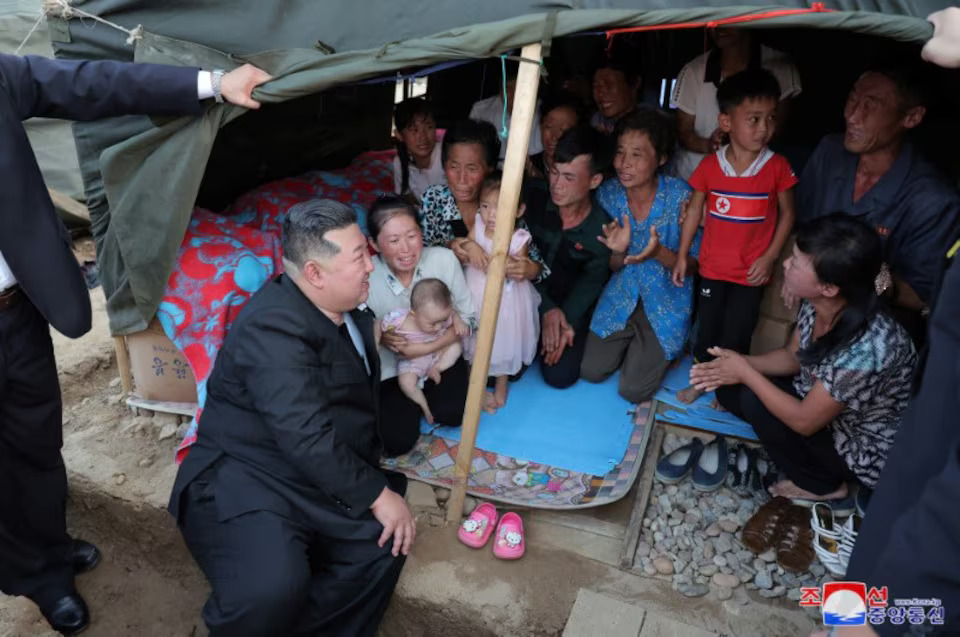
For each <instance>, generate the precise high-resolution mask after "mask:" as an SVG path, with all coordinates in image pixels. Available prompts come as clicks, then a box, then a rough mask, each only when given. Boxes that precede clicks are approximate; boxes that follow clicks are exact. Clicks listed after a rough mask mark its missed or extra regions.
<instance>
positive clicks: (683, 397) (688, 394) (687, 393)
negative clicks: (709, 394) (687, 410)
mask: <svg viewBox="0 0 960 637" xmlns="http://www.w3.org/2000/svg"><path fill="white" fill-rule="evenodd" d="M701 396H703V390H702V389H697V388H696V387H694V386H693V385H691V386H690V387H687V388H686V389H681V390H680V391H678V392H677V400H679V401H680V402H682V403H683V404H685V405H691V404H693V401H695V400H696V399H697V398H700V397H701Z"/></svg>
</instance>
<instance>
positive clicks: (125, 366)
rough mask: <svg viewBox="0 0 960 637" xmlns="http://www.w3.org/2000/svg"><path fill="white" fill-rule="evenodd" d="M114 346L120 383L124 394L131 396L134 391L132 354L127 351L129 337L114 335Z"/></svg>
mask: <svg viewBox="0 0 960 637" xmlns="http://www.w3.org/2000/svg"><path fill="white" fill-rule="evenodd" d="M113 348H114V350H116V353H117V373H118V374H120V384H121V385H122V386H123V394H124V395H125V396H129V395H130V392H132V391H133V374H132V373H131V372H130V354H129V353H128V352H127V339H125V338H124V337H122V336H114V337H113Z"/></svg>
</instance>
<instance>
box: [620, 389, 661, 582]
mask: <svg viewBox="0 0 960 637" xmlns="http://www.w3.org/2000/svg"><path fill="white" fill-rule="evenodd" d="M656 411H657V410H656V408H655V406H651V408H650V420H651V422H650V424H649V427H650V429H651V431H650V437H649V438H648V440H647V446H646V449H644V453H643V469H641V473H640V482H639V483H638V485H637V496H636V499H634V501H633V511H632V512H631V513H630V521H629V522H628V523H627V530H626V533H625V534H624V540H623V547H622V548H621V551H620V570H623V571H632V570H633V560H634V557H635V556H636V553H637V545H638V544H639V543H640V533H641V531H642V529H643V514H644V512H645V511H646V510H647V503H648V502H650V492H651V491H652V489H653V474H654V472H655V471H656V468H657V458H658V457H659V455H660V447H661V446H662V445H663V438H664V435H665V433H664V430H663V427H658V426H657V420H656V418H655V414H656Z"/></svg>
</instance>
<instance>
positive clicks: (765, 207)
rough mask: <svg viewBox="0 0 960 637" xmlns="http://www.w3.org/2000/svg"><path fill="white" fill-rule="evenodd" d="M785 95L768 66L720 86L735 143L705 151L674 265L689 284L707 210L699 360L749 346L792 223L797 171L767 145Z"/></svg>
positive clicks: (692, 392)
mask: <svg viewBox="0 0 960 637" xmlns="http://www.w3.org/2000/svg"><path fill="white" fill-rule="evenodd" d="M779 99H780V84H779V83H778V82H777V79H776V78H775V77H774V76H773V75H772V74H771V73H770V72H769V71H766V70H763V69H756V70H748V71H743V72H741V73H737V74H735V75H731V76H730V77H728V78H727V79H725V80H724V81H723V82H722V83H721V84H720V86H719V88H718V89H717V102H718V103H719V106H720V115H719V117H718V123H719V126H720V130H722V131H723V132H724V133H727V134H728V135H729V137H730V143H729V144H728V145H725V146H722V147H721V148H720V149H719V150H717V152H716V153H714V154H712V155H707V156H706V157H704V158H703V160H702V161H701V162H700V165H699V166H697V169H696V170H695V171H694V172H693V175H691V176H690V186H691V187H692V188H693V190H694V192H693V195H692V196H691V198H690V203H689V205H688V207H687V215H686V219H685V220H684V221H683V233H682V235H681V239H680V250H679V252H678V256H677V264H676V265H675V266H674V268H673V281H674V283H675V284H676V285H682V284H683V278H684V277H685V276H686V266H687V261H686V256H687V253H688V251H689V249H690V244H691V243H692V241H693V237H694V235H695V234H696V232H697V228H698V227H699V226H700V223H701V220H702V219H703V215H704V213H705V214H706V222H705V224H704V232H703V242H702V243H701V246H700V256H699V261H700V276H701V280H700V288H699V289H700V302H699V309H698V317H699V323H698V329H697V334H696V338H695V339H694V358H695V359H696V361H697V362H701V363H702V362H704V361H709V360H712V359H713V356H712V355H711V354H710V351H709V349H710V348H714V347H722V348H725V349H732V350H734V351H737V352H740V353H742V354H745V353H747V352H748V351H749V349H750V339H751V337H752V336H753V330H754V328H755V327H756V325H757V316H758V314H759V311H760V301H761V300H762V298H763V291H764V286H766V284H767V283H769V281H770V275H771V273H772V271H773V264H774V262H775V261H776V258H777V256H778V255H779V254H780V251H781V250H782V249H783V244H784V242H785V241H786V240H787V237H788V236H789V235H790V230H791V229H792V228H793V219H794V209H793V187H794V186H795V185H796V183H797V177H796V175H794V174H793V170H791V169H790V164H789V163H788V162H787V160H786V158H784V157H783V156H782V155H778V154H776V153H774V152H773V151H771V150H770V149H769V148H767V144H768V143H769V141H770V138H771V137H772V136H773V132H774V129H775V114H776V111H777V104H778V102H779ZM704 203H706V206H705V205H704ZM778 209H779V214H778ZM701 393H702V392H701V391H699V390H697V389H695V388H693V387H688V388H686V389H684V390H682V391H680V392H679V393H678V394H677V397H678V398H679V399H680V400H681V401H683V402H686V403H691V402H693V401H694V400H696V399H697V398H698V397H699V396H700V394H701Z"/></svg>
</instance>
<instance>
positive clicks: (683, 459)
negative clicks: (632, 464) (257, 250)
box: [655, 436, 729, 492]
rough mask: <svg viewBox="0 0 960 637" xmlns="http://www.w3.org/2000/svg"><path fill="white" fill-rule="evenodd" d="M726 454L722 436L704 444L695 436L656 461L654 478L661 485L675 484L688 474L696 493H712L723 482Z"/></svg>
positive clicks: (725, 475) (727, 453)
mask: <svg viewBox="0 0 960 637" xmlns="http://www.w3.org/2000/svg"><path fill="white" fill-rule="evenodd" d="M728 455H729V451H728V449H727V440H726V438H724V437H723V436H717V437H716V438H714V439H713V440H711V441H710V442H708V443H707V444H706V445H704V444H703V441H702V440H700V439H699V438H696V437H695V438H693V439H692V440H691V441H690V442H689V443H687V444H685V445H683V446H682V447H679V448H677V449H675V450H674V451H672V452H671V453H668V454H667V455H665V456H663V457H662V458H660V460H659V462H657V470H656V473H655V475H656V477H657V479H658V480H659V481H660V482H663V483H664V484H676V483H677V482H680V481H681V480H683V479H684V478H686V477H687V476H688V475H689V476H692V480H693V486H694V488H695V489H697V490H698V491H704V492H708V491H715V490H717V489H719V488H720V486H721V485H723V482H724V480H726V477H727V456H728Z"/></svg>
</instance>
